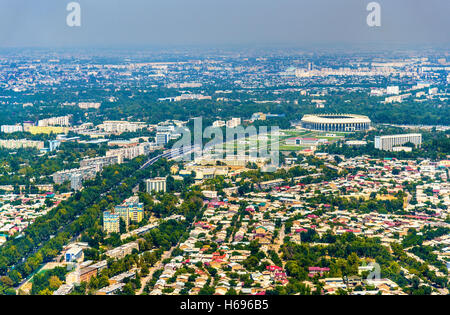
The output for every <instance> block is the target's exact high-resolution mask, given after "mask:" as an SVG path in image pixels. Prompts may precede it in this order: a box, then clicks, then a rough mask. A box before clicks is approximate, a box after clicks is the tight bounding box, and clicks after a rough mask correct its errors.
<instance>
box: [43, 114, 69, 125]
mask: <svg viewBox="0 0 450 315" xmlns="http://www.w3.org/2000/svg"><path fill="white" fill-rule="evenodd" d="M71 118H72V115H66V116H59V117H50V118H45V119H41V120H39V121H38V126H40V127H47V126H65V127H68V126H70V119H71Z"/></svg>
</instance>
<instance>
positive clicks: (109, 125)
mask: <svg viewBox="0 0 450 315" xmlns="http://www.w3.org/2000/svg"><path fill="white" fill-rule="evenodd" d="M98 127H99V128H100V129H102V130H103V131H105V132H108V133H113V134H122V133H124V132H136V131H138V130H141V129H144V128H146V127H147V124H146V123H144V122H130V121H120V120H119V121H113V120H110V121H104V122H103V124H101V125H99V126H98Z"/></svg>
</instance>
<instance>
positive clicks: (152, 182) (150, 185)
mask: <svg viewBox="0 0 450 315" xmlns="http://www.w3.org/2000/svg"><path fill="white" fill-rule="evenodd" d="M166 183H167V181H166V178H165V177H155V178H150V179H146V180H145V188H146V191H147V192H148V193H149V194H150V193H152V192H160V191H163V192H166V189H167V187H166Z"/></svg>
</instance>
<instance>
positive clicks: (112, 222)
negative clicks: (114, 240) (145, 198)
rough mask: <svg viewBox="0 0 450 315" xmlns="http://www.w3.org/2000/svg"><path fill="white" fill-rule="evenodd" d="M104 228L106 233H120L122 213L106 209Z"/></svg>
mask: <svg viewBox="0 0 450 315" xmlns="http://www.w3.org/2000/svg"><path fill="white" fill-rule="evenodd" d="M103 230H104V231H105V232H106V233H120V215H119V214H118V213H115V212H111V211H104V212H103Z"/></svg>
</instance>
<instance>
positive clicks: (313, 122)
mask: <svg viewBox="0 0 450 315" xmlns="http://www.w3.org/2000/svg"><path fill="white" fill-rule="evenodd" d="M370 124H371V120H370V118H369V117H367V116H362V115H353V114H323V115H322V114H319V115H305V116H303V118H302V120H301V126H302V128H304V129H309V130H316V131H340V132H353V131H364V130H369V129H370Z"/></svg>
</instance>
